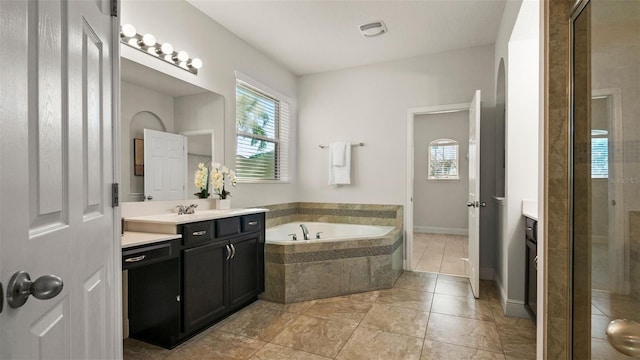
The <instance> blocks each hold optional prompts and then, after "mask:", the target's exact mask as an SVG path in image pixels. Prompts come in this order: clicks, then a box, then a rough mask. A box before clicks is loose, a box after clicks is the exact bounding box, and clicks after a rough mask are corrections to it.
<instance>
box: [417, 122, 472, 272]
mask: <svg viewBox="0 0 640 360" xmlns="http://www.w3.org/2000/svg"><path fill="white" fill-rule="evenodd" d="M413 139H414V140H413V143H414V159H413V168H414V180H413V224H414V226H413V239H414V240H413V245H414V246H413V251H412V254H411V255H412V260H413V264H414V267H413V268H414V270H415V271H420V272H432V273H441V274H448V275H455V276H466V272H465V259H467V258H468V256H469V249H468V244H467V243H468V226H469V225H468V224H469V222H468V218H467V209H466V207H463V206H461V205H462V204H464V203H466V202H467V196H468V192H469V183H468V181H467V179H468V178H469V160H468V155H467V154H468V152H469V112H468V111H467V110H461V111H452V112H445V113H429V114H420V115H416V116H414V133H413Z"/></svg>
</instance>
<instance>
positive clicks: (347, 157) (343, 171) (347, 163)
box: [329, 143, 351, 185]
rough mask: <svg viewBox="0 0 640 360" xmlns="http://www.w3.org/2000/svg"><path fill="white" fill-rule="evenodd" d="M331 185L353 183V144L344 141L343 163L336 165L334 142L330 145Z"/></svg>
mask: <svg viewBox="0 0 640 360" xmlns="http://www.w3.org/2000/svg"><path fill="white" fill-rule="evenodd" d="M329 146H330V149H329V150H330V151H329V185H349V184H351V144H350V143H344V147H343V149H344V157H343V161H344V162H343V165H342V166H337V165H334V164H335V163H334V159H333V155H334V152H333V149H332V147H333V143H332V144H330V145H329Z"/></svg>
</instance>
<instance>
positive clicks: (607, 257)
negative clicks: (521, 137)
mask: <svg viewBox="0 0 640 360" xmlns="http://www.w3.org/2000/svg"><path fill="white" fill-rule="evenodd" d="M571 40H572V54H571V55H572V60H571V65H572V73H571V76H572V84H573V87H572V89H571V90H572V91H571V97H572V99H571V100H572V101H571V104H572V107H571V109H569V110H570V114H571V120H572V121H571V124H572V129H571V136H572V154H571V160H572V161H571V164H572V167H571V169H570V171H571V175H572V176H571V177H570V178H571V186H572V203H571V206H572V208H571V214H572V221H573V227H572V232H571V239H572V262H573V264H572V265H573V266H572V271H573V273H572V301H571V308H572V320H573V321H572V353H573V358H574V359H589V358H591V359H618V358H620V359H625V358H629V356H627V355H624V354H622V353H621V352H620V351H617V350H616V349H615V348H614V346H612V343H615V344H616V345H619V344H620V342H621V341H623V342H624V341H629V340H633V339H635V340H636V342H638V346H639V348H638V350H636V351H637V353H638V355H640V325H638V327H637V329H636V328H634V326H635V324H634V322H640V1H639V0H592V1H582V2H581V3H580V5H579V6H578V7H577V8H576V11H575V12H574V15H573V17H572V39H571ZM616 319H626V320H629V321H628V322H618V323H614V324H611V322H612V321H613V320H616ZM607 327H609V332H610V333H611V332H612V331H618V332H620V331H623V332H625V334H624V335H622V336H620V335H619V334H618V335H615V336H614V335H612V336H611V337H610V338H609V337H608V336H607ZM623 351H624V349H623ZM626 352H627V354H631V353H633V351H632V350H631V349H630V348H629V347H627V349H626Z"/></svg>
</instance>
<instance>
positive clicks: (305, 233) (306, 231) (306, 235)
mask: <svg viewBox="0 0 640 360" xmlns="http://www.w3.org/2000/svg"><path fill="white" fill-rule="evenodd" d="M300 227H301V228H302V236H303V237H304V239H305V240H309V229H307V225H305V224H300Z"/></svg>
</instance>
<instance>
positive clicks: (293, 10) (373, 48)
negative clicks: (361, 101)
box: [187, 0, 506, 75]
mask: <svg viewBox="0 0 640 360" xmlns="http://www.w3.org/2000/svg"><path fill="white" fill-rule="evenodd" d="M187 1H188V2H189V3H191V4H192V5H193V6H195V7H196V8H198V9H200V10H201V11H202V12H204V13H205V14H207V15H208V16H209V17H211V18H212V19H214V20H215V21H217V22H218V23H220V24H221V25H223V26H224V27H226V28H227V29H229V31H231V32H232V33H234V34H236V35H237V36H238V37H240V38H241V39H243V40H244V41H246V42H247V43H249V44H251V45H252V46H253V47H255V48H257V49H259V50H260V51H261V52H263V53H265V54H267V55H268V56H269V57H271V58H272V59H274V60H276V61H277V62H279V63H281V64H282V65H284V66H285V67H287V68H288V69H289V70H291V71H292V72H294V73H295V74H297V75H302V74H311V73H318V72H324V71H331V70H337V69H342V68H348V67H353V66H360V65H366V64H373V63H379V62H384V61H391V60H397V59H404V58H410V57H414V56H419V55H423V54H433V53H439V52H444V51H449V50H455V49H462V48H467V47H472V46H480V45H487V44H493V43H494V42H495V39H496V35H497V32H498V27H499V26H500V19H501V17H502V12H503V9H504V4H505V1H506V0H415V1H405V0H386V1H359V0H343V1H335V0H324V1H320V0H316V1H308V0H279V1H275V0H187ZM376 20H382V21H384V22H385V23H386V25H387V28H388V33H387V34H385V35H383V36H379V37H374V38H364V37H362V35H360V32H359V30H358V26H359V25H362V24H365V23H368V22H372V21H376Z"/></svg>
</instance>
